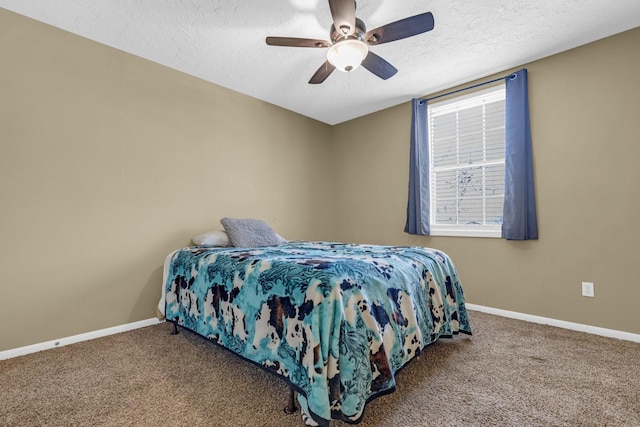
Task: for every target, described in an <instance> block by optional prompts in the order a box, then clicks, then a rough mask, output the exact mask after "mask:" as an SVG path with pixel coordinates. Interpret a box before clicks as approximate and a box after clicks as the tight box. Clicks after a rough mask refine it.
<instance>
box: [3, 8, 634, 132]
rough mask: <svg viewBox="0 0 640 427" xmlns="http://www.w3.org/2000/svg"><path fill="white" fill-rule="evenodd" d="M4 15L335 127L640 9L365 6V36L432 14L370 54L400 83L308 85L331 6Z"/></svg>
mask: <svg viewBox="0 0 640 427" xmlns="http://www.w3.org/2000/svg"><path fill="white" fill-rule="evenodd" d="M0 7H3V8H5V9H8V10H11V11H14V12H17V13H20V14H23V15H26V16H28V17H31V18H34V19H36V20H39V21H42V22H45V23H47V24H51V25H54V26H56V27H59V28H62V29H64V30H67V31H70V32H73V33H76V34H79V35H81V36H84V37H87V38H89V39H92V40H95V41H98V42H100V43H103V44H106V45H109V46H112V47H115V48H117V49H120V50H123V51H126V52H129V53H132V54H134V55H137V56H140V57H143V58H146V59H149V60H152V61H155V62H157V63H160V64H163V65H166V66H168V67H171V68H174V69H177V70H180V71H183V72H185V73H188V74H191V75H194V76H197V77H199V78H202V79H204V80H208V81H210V82H213V83H216V84H218V85H221V86H224V87H227V88H230V89H233V90H235V91H238V92H241V93H244V94H247V95H250V96H252V97H255V98H258V99H261V100H264V101H267V102H270V103H272V104H275V105H279V106H281V107H284V108H286V109H289V110H292V111H295V112H298V113H300V114H303V115H305V116H308V117H312V118H314V119H317V120H320V121H322V122H325V123H328V124H337V123H340V122H343V121H346V120H350V119H352V118H355V117H359V116H362V115H365V114H368V113H371V112H374V111H378V110H381V109H384V108H387V107H391V106H394V105H397V104H400V103H403V102H406V101H408V100H409V99H411V98H412V97H416V96H424V95H427V94H431V93H434V92H436V91H439V90H442V89H447V88H449V87H452V86H455V85H457V84H461V83H465V82H468V81H470V80H473V79H476V78H480V77H484V76H487V75H489V74H492V73H495V72H500V71H503V70H506V69H508V68H512V67H516V66H519V65H522V64H525V63H527V62H530V61H533V60H536V59H540V58H543V57H545V56H549V55H552V54H554V53H558V52H561V51H564V50H567V49H571V48H573V47H576V46H580V45H582V44H585V43H589V42H592V41H595V40H598V39H601V38H604V37H607V36H610V35H613V34H617V33H620V32H622V31H626V30H629V29H632V28H635V27H638V26H640V0H615V1H613V0H538V1H529V2H522V1H513V0H475V1H460V0H459V1H451V0H432V1H420V0H406V1H392V0H385V1H383V0H359V1H358V3H357V16H358V18H360V19H362V20H363V21H364V22H365V24H366V25H367V28H369V29H372V28H376V27H378V26H381V25H384V24H387V23H389V22H393V21H396V20H399V19H402V18H406V17H408V16H412V15H417V14H419V13H423V12H428V11H430V12H432V13H433V15H434V18H435V28H434V30H433V31H431V32H428V33H424V34H421V35H418V36H415V37H412V38H408V39H404V40H398V41H395V42H391V43H387V44H384V45H379V46H375V47H373V48H372V49H371V50H372V51H373V52H375V53H376V54H378V55H380V56H382V57H383V58H384V59H386V60H387V61H389V62H390V63H391V64H393V65H394V66H395V67H396V68H397V69H398V70H399V72H398V74H396V75H395V76H394V77H392V78H390V79H389V80H386V81H384V80H381V79H379V78H378V77H376V76H374V75H373V74H371V73H369V72H368V71H367V70H365V69H364V68H362V67H360V68H358V69H356V70H354V71H353V72H351V73H341V72H338V71H335V72H334V73H333V74H331V76H329V78H328V79H327V80H326V81H325V82H324V83H323V84H320V85H310V84H308V83H307V82H308V81H309V78H310V77H311V76H312V75H313V73H314V72H315V71H316V69H318V67H319V66H320V65H321V64H322V63H323V62H324V61H325V59H326V49H310V48H289V47H274V46H267V45H266V43H265V37H266V36H268V35H272V36H287V37H289V36H290V37H307V38H314V39H315V38H319V39H329V28H330V26H331V23H332V21H331V13H330V11H329V6H328V2H327V0H271V1H264V0H242V1H239V0H233V1H232V0H226V1H222V0H56V1H51V0H0Z"/></svg>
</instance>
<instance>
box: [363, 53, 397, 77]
mask: <svg viewBox="0 0 640 427" xmlns="http://www.w3.org/2000/svg"><path fill="white" fill-rule="evenodd" d="M362 66H363V67H364V68H366V69H367V70H369V71H371V72H372V73H373V74H375V75H376V76H378V77H380V78H381V79H382V80H387V79H388V78H389V77H393V76H394V75H395V74H396V73H397V72H398V70H397V69H396V67H394V66H393V65H391V64H389V63H388V62H387V61H386V60H384V59H382V58H381V57H379V56H378V55H376V54H375V53H373V52H371V51H369V54H368V55H367V56H366V58H364V61H362Z"/></svg>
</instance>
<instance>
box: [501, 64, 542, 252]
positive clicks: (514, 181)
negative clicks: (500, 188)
mask: <svg viewBox="0 0 640 427" xmlns="http://www.w3.org/2000/svg"><path fill="white" fill-rule="evenodd" d="M504 193H505V194H504V211H503V220H502V237H503V238H504V239H508V240H535V239H537V238H538V221H537V218H536V197H535V191H534V186H533V157H532V154H531V124H530V123H529V92H528V86H527V70H526V68H525V69H522V70H520V71H518V72H516V73H514V74H512V75H511V76H509V77H507V78H506V152H505V186H504Z"/></svg>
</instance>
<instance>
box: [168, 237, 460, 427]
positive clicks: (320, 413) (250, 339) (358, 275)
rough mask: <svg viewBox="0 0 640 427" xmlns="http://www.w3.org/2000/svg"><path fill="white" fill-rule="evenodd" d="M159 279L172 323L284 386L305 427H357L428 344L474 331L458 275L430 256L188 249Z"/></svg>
mask: <svg viewBox="0 0 640 427" xmlns="http://www.w3.org/2000/svg"><path fill="white" fill-rule="evenodd" d="M164 276H165V277H164V286H163V296H162V299H161V301H160V304H159V308H160V309H161V311H163V312H164V315H165V317H166V319H167V321H170V322H173V323H174V325H179V326H180V327H182V328H186V329H188V330H190V331H193V332H195V333H197V334H199V335H201V336H202V337H205V338H206V339H208V340H210V341H212V342H213V343H215V344H217V345H219V346H222V347H224V348H226V349H228V350H230V351H232V352H233V353H235V354H236V355H238V356H240V357H242V358H244V359H246V360H249V361H251V362H253V363H254V364H256V365H258V366H260V367H262V368H264V369H266V370H268V371H270V372H272V373H274V374H275V375H277V376H279V377H281V378H282V379H284V380H285V381H287V382H288V384H289V386H290V387H291V389H292V390H295V391H296V392H297V396H298V402H299V404H300V406H301V408H302V416H303V419H305V422H306V423H307V424H308V425H318V424H319V425H324V426H328V425H329V421H330V420H332V419H335V420H342V421H346V422H348V423H358V422H359V421H360V420H361V418H362V416H363V413H364V409H365V406H366V404H367V402H369V401H371V400H372V399H374V398H375V397H378V396H381V395H384V394H387V393H390V392H393V391H394V390H395V388H396V381H395V374H396V373H397V372H398V370H400V369H401V368H402V367H403V366H405V365H406V364H407V363H408V362H409V361H410V360H412V359H413V358H414V357H415V356H416V355H418V354H419V353H420V352H421V350H422V349H423V348H424V347H425V346H427V345H429V344H431V343H433V342H435V341H436V340H438V338H440V337H452V336H453V335H455V334H458V333H459V332H462V333H466V334H471V325H470V322H469V319H468V316H467V312H466V309H465V305H464V295H463V290H462V287H461V285H460V282H459V280H458V275H457V272H456V269H455V267H454V265H453V264H452V262H451V260H450V259H449V257H448V256H447V255H446V254H444V253H443V252H441V251H438V250H435V249H427V248H422V247H408V246H402V247H401V246H374V245H361V244H345V243H332V242H286V243H283V244H279V245H275V246H266V247H256V248H236V247H226V248H219V247H215V248H209V247H206V248H205V247H198V246H194V247H187V248H183V249H179V250H177V251H175V252H173V253H171V254H170V255H169V256H168V257H167V261H166V263H165V271H164ZM211 369H215V367H212V368H211Z"/></svg>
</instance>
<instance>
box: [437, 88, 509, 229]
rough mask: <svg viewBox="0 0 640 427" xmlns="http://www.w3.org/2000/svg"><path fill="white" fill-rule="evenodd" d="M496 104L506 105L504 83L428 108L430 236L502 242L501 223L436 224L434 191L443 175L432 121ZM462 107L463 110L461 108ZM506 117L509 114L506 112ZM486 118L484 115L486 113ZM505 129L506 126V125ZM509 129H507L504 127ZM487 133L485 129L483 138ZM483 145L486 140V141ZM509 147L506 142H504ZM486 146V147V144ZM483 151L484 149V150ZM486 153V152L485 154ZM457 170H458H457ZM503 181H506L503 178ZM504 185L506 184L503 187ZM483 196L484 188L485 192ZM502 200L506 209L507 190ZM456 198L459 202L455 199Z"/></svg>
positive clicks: (503, 159)
mask: <svg viewBox="0 0 640 427" xmlns="http://www.w3.org/2000/svg"><path fill="white" fill-rule="evenodd" d="M496 100H502V101H503V102H506V85H505V83H504V81H503V82H500V83H498V84H495V85H492V86H490V87H489V88H485V89H481V90H477V91H474V92H472V93H468V94H464V95H458V96H455V97H451V98H448V99H446V100H443V101H438V102H434V103H432V104H430V105H429V108H428V109H427V114H428V132H429V147H428V150H429V185H430V189H429V191H430V194H431V197H430V200H429V204H430V212H431V215H430V218H429V223H430V224H429V225H430V234H431V235H432V236H451V237H488V238H500V237H502V223H500V224H482V225H469V224H437V223H436V222H435V221H436V212H437V211H436V209H437V208H436V199H437V192H436V189H435V185H436V180H435V177H434V175H435V173H436V172H438V171H442V169H441V168H436V167H434V155H433V144H432V141H434V137H433V126H432V117H433V116H437V115H439V114H445V113H446V112H452V111H456V110H457V111H460V110H461V109H462V110H464V109H467V108H472V107H474V106H478V105H483V104H487V103H490V102H495V101H496ZM460 107H462V108H460ZM505 115H506V111H505ZM483 117H485V116H484V113H483ZM503 126H505V125H504V124H503ZM505 127H506V126H505ZM484 132H486V129H483V135H484ZM505 139H506V136H505ZM483 141H484V139H483ZM504 143H505V145H506V141H504ZM483 145H484V143H483ZM483 150H484V148H483ZM483 152H484V151H483ZM504 162H505V157H504V156H503V157H502V159H501V160H500V162H499V163H502V164H504ZM454 169H455V168H454ZM503 179H504V178H503ZM503 185H504V183H503ZM483 193H484V188H483ZM502 194H503V199H502V204H503V206H504V187H503V193H502ZM456 198H459V196H458V195H456ZM485 198H486V194H483V195H482V199H483V204H484V200H485ZM485 212H486V206H485V207H483V214H484V213H485Z"/></svg>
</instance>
